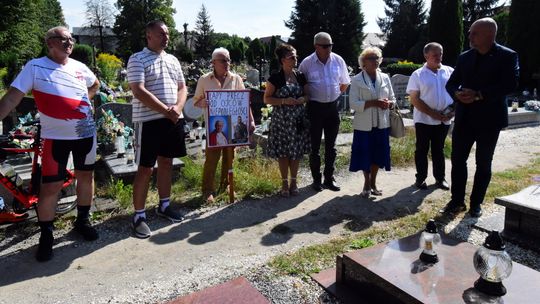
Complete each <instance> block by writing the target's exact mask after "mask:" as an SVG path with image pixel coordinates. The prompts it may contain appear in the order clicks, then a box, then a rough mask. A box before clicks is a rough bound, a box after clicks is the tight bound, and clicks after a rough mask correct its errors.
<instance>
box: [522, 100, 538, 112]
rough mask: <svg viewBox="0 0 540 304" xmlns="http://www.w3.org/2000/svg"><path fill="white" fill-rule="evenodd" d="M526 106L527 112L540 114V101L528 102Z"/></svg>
mask: <svg viewBox="0 0 540 304" xmlns="http://www.w3.org/2000/svg"><path fill="white" fill-rule="evenodd" d="M524 105H525V110H529V111H534V112H540V100H528V101H526V102H525V104H524Z"/></svg>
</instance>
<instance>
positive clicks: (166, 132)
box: [134, 118, 187, 167]
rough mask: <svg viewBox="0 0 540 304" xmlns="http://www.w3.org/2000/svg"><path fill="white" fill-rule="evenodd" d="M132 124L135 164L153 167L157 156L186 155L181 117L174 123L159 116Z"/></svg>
mask: <svg viewBox="0 0 540 304" xmlns="http://www.w3.org/2000/svg"><path fill="white" fill-rule="evenodd" d="M134 125H135V150H136V151H135V163H136V164H137V165H139V166H143V167H154V165H155V164H156V160H157V157H158V156H161V157H166V158H174V157H182V156H186V155H187V153H186V142H185V138H184V125H185V121H184V120H183V119H180V120H179V121H178V122H177V123H176V124H174V123H173V122H172V121H171V120H170V119H168V118H160V119H156V120H151V121H145V122H136V123H135V124H134Z"/></svg>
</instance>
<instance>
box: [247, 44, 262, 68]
mask: <svg viewBox="0 0 540 304" xmlns="http://www.w3.org/2000/svg"><path fill="white" fill-rule="evenodd" d="M246 57H247V60H248V63H249V64H250V65H252V66H256V65H261V62H262V60H263V59H264V58H265V57H266V56H265V47H264V44H263V43H262V42H261V40H259V39H258V38H255V39H253V40H252V41H251V42H250V43H249V46H248V49H247V51H246Z"/></svg>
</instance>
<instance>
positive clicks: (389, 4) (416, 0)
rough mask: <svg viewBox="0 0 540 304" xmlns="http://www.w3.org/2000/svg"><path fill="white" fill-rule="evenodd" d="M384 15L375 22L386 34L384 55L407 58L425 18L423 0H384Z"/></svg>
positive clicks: (415, 42) (419, 34)
mask: <svg viewBox="0 0 540 304" xmlns="http://www.w3.org/2000/svg"><path fill="white" fill-rule="evenodd" d="M384 3H385V4H386V6H385V8H384V13H385V15H386V16H385V17H384V18H378V20H377V24H378V25H379V27H380V28H381V31H382V32H383V33H385V35H386V45H385V46H384V54H383V55H384V56H385V57H397V58H408V56H409V51H410V50H411V48H412V47H413V46H414V45H415V44H417V42H418V40H419V38H420V37H421V33H422V31H421V30H422V28H423V25H424V22H425V19H426V11H425V10H424V2H423V0H403V1H398V0H384Z"/></svg>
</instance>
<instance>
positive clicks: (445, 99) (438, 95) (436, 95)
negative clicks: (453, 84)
mask: <svg viewBox="0 0 540 304" xmlns="http://www.w3.org/2000/svg"><path fill="white" fill-rule="evenodd" d="M453 71H454V69H453V68H451V67H449V66H446V65H441V68H440V69H438V70H437V72H436V73H435V72H433V71H432V70H430V69H429V68H427V66H426V65H425V64H424V66H423V67H421V68H419V69H417V70H416V71H414V72H413V73H412V75H411V77H410V78H409V83H408V84H407V93H409V94H410V93H411V92H413V91H418V92H420V96H419V97H420V99H421V100H422V101H424V103H425V104H426V105H427V106H428V107H430V108H432V109H433V110H435V111H442V110H444V109H445V108H446V107H448V106H449V105H451V104H452V103H453V102H454V101H453V99H452V97H450V95H449V94H448V92H447V91H446V88H445V86H446V83H447V82H448V79H449V78H450V75H451V74H452V72H453ZM413 119H414V122H419V123H424V124H428V125H439V124H441V121H440V120H436V119H433V118H432V117H430V116H429V115H427V114H426V113H423V112H420V111H414V114H413ZM445 124H450V121H448V122H445Z"/></svg>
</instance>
